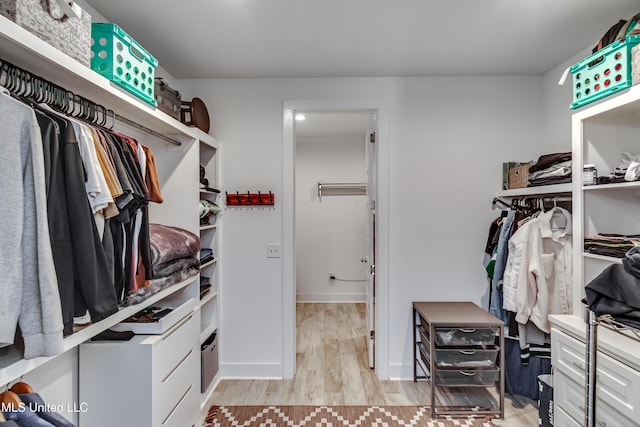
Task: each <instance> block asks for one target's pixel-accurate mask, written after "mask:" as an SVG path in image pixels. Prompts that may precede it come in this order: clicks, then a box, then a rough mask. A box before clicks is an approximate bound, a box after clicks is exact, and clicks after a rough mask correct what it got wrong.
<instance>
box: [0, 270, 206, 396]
mask: <svg viewBox="0 0 640 427" xmlns="http://www.w3.org/2000/svg"><path fill="white" fill-rule="evenodd" d="M197 279H198V276H192V277H189V278H188V279H187V280H184V281H182V282H180V283H177V284H175V285H173V286H170V287H168V288H166V289H163V290H162V291H160V292H158V293H157V294H155V295H152V296H150V297H149V298H147V299H146V300H144V301H142V302H141V303H140V304H136V305H131V306H128V307H122V308H121V309H120V310H119V311H118V312H117V313H115V314H113V315H111V316H109V317H107V318H106V319H104V320H101V321H100V322H97V323H92V324H91V325H89V326H87V327H85V328H83V329H80V330H78V331H77V332H75V333H73V334H71V335H70V336H68V337H66V338H65V339H64V351H65V352H66V351H68V350H71V349H73V348H75V347H77V346H79V345H80V344H82V343H83V342H85V341H87V340H89V339H91V338H92V337H94V336H96V335H98V334H99V333H100V332H102V331H106V330H107V329H109V328H110V327H112V326H113V325H115V324H117V323H120V322H122V321H123V320H124V319H126V318H127V317H129V316H131V315H133V314H135V313H137V312H138V311H140V310H142V309H143V308H145V307H148V306H150V305H153V304H155V303H156V302H158V301H160V300H162V299H164V298H166V297H168V296H169V295H171V294H173V293H175V292H177V291H179V290H181V289H183V288H185V287H187V286H188V285H190V284H191V283H193V282H194V281H196V280H197ZM7 350H8V352H7V354H3V353H0V354H2V355H0V384H7V383H9V382H11V381H14V380H16V379H18V378H20V377H21V376H22V375H24V374H26V373H28V372H29V371H32V370H33V369H35V368H37V367H39V366H42V365H44V364H45V363H47V362H49V361H50V360H53V359H55V358H56V357H57V356H53V357H38V358H35V359H29V360H25V359H23V358H22V352H20V351H19V350H17V349H16V348H15V347H13V346H12V347H9V348H7V349H6V350H3V351H7Z"/></svg>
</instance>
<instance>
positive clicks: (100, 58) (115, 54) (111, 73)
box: [91, 23, 158, 107]
mask: <svg viewBox="0 0 640 427" xmlns="http://www.w3.org/2000/svg"><path fill="white" fill-rule="evenodd" d="M157 66H158V61H157V60H156V59H155V58H154V57H153V56H151V54H150V53H149V52H147V51H146V50H145V49H144V48H143V47H142V46H141V45H140V44H139V43H138V42H136V41H135V40H134V39H132V38H131V37H130V36H129V35H128V34H127V33H125V32H124V31H123V30H122V29H121V28H120V27H118V26H117V25H115V24H110V23H96V24H91V69H92V70H94V71H96V72H97V73H99V74H101V75H103V76H105V77H106V78H108V79H109V80H111V81H112V82H114V83H115V84H117V85H118V86H120V87H122V88H123V89H125V90H127V91H128V92H131V93H132V94H134V95H135V96H137V97H138V98H140V99H142V100H144V101H145V102H148V103H149V104H151V105H153V106H154V107H157V105H158V104H157V103H156V100H155V98H154V94H153V91H154V80H153V79H154V75H155V69H156V67H157Z"/></svg>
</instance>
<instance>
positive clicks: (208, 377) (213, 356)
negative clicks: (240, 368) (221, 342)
mask: <svg viewBox="0 0 640 427" xmlns="http://www.w3.org/2000/svg"><path fill="white" fill-rule="evenodd" d="M217 337H218V335H217V332H214V333H213V334H211V335H210V336H209V337H208V338H207V340H206V341H205V342H204V343H202V345H201V347H200V361H201V363H202V369H201V375H200V392H201V393H204V392H205V391H206V390H207V388H209V384H211V381H213V378H214V377H215V376H216V373H218V339H217Z"/></svg>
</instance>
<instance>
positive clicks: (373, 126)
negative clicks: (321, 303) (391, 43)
mask: <svg viewBox="0 0 640 427" xmlns="http://www.w3.org/2000/svg"><path fill="white" fill-rule="evenodd" d="M377 128H378V126H377V120H376V115H375V114H373V113H371V114H370V115H369V127H368V130H367V135H366V140H365V144H366V153H367V197H368V199H369V221H368V224H367V248H368V250H367V252H368V253H367V258H365V260H364V261H365V267H366V269H367V279H368V280H367V290H366V304H367V307H366V312H367V329H368V333H367V349H368V353H369V367H370V368H374V367H375V343H376V336H375V324H376V322H375V312H376V311H375V304H376V275H375V264H376V199H377V168H376V164H377V162H376V152H377V150H376V144H375V141H376V131H377Z"/></svg>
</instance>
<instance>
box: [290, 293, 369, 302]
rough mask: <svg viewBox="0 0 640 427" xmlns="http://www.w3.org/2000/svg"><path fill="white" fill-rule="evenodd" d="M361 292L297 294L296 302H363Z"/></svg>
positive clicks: (364, 296)
mask: <svg viewBox="0 0 640 427" xmlns="http://www.w3.org/2000/svg"><path fill="white" fill-rule="evenodd" d="M366 298H367V296H366V295H365V294H363V293H354V294H297V295H296V302H365V301H366Z"/></svg>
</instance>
